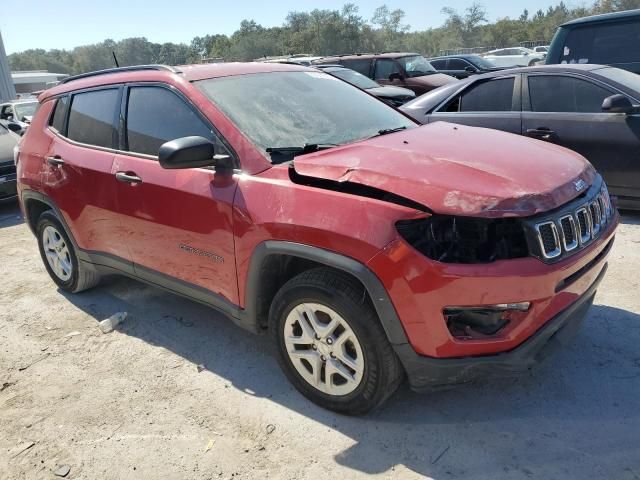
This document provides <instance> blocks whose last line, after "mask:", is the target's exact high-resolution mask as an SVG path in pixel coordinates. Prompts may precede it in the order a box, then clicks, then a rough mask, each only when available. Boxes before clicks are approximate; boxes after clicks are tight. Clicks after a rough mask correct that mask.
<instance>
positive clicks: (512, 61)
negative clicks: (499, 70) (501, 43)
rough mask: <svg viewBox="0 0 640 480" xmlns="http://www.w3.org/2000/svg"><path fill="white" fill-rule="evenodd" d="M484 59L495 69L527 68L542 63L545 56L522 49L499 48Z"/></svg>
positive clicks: (486, 54)
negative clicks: (493, 65)
mask: <svg viewBox="0 0 640 480" xmlns="http://www.w3.org/2000/svg"><path fill="white" fill-rule="evenodd" d="M483 57H484V58H486V59H487V60H489V61H490V62H492V63H493V64H495V65H496V67H529V66H532V65H535V64H536V63H538V62H543V61H544V59H545V54H542V53H536V52H534V51H533V50H529V49H528V48H524V47H514V48H500V49H498V50H492V51H490V52H487V53H485V54H484V55H483Z"/></svg>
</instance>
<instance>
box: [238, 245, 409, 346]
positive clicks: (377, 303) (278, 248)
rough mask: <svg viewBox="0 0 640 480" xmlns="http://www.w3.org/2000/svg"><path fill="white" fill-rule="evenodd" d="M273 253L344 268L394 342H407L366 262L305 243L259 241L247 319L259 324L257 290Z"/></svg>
mask: <svg viewBox="0 0 640 480" xmlns="http://www.w3.org/2000/svg"><path fill="white" fill-rule="evenodd" d="M270 255H289V256H293V257H298V258H302V259H305V260H311V261H314V262H317V263H319V264H322V265H325V266H327V267H332V268H336V269H338V270H342V271H344V272H346V273H348V274H350V275H352V276H353V277H355V278H356V279H357V280H358V281H360V282H361V283H362V285H363V286H364V288H365V289H366V291H367V293H368V294H369V297H370V298H371V301H372V303H373V306H374V308H375V309H376V313H377V314H378V318H379V319H380V323H381V324H382V327H383V328H384V331H385V333H386V334H387V338H388V339H389V342H390V343H391V344H392V345H404V344H406V343H408V340H407V336H406V334H405V331H404V328H403V327H402V323H401V322H400V319H399V317H398V314H397V313H396V310H395V307H394V306H393V303H392V302H391V299H390V298H389V295H388V294H387V291H386V289H385V288H384V286H383V285H382V282H380V280H379V279H378V277H377V276H376V275H375V274H374V273H373V272H372V271H371V270H370V269H369V268H368V267H367V266H366V265H364V264H363V263H361V262H359V261H358V260H354V259H353V258H350V257H346V256H344V255H341V254H339V253H335V252H332V251H329V250H325V249H323V248H319V247H314V246H311V245H306V244H302V243H295V242H287V241H279V240H267V241H265V242H262V243H260V244H259V245H258V246H257V247H256V248H255V249H254V251H253V254H252V256H251V262H250V264H249V271H248V274H247V283H246V290H245V310H243V314H244V315H246V316H247V321H249V322H255V323H256V327H257V326H258V321H259V319H258V318H257V317H258V292H259V290H260V281H261V276H260V271H261V267H262V265H263V262H264V261H265V259H266V258H267V257H268V256H270Z"/></svg>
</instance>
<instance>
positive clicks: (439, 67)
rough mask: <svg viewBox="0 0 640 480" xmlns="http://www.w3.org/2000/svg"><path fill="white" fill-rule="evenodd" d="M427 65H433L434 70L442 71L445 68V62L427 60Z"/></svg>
mask: <svg viewBox="0 0 640 480" xmlns="http://www.w3.org/2000/svg"><path fill="white" fill-rule="evenodd" d="M429 63H430V64H431V65H433V68H435V69H436V70H444V69H445V68H446V67H447V61H446V60H429Z"/></svg>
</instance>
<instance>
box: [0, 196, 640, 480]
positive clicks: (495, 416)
mask: <svg viewBox="0 0 640 480" xmlns="http://www.w3.org/2000/svg"><path fill="white" fill-rule="evenodd" d="M0 245H2V250H1V253H0V259H1V262H2V268H3V270H4V272H5V274H4V275H2V276H1V277H0V292H1V294H0V389H1V390H0V432H1V433H0V478H2V479H27V478H28V479H39V478H44V479H51V478H59V477H56V476H54V473H53V472H54V471H56V470H57V469H58V468H59V467H68V468H69V469H70V472H69V473H68V475H67V477H66V478H73V479H80V478H83V479H98V478H99V479H125V478H149V479H165V478H166V479H169V478H170V479H218V478H232V477H233V478H240V479H242V478H246V479H266V478H284V479H302V478H334V477H336V476H337V477H338V478H342V479H350V478H361V477H365V476H374V477H378V478H425V477H426V478H434V479H438V480H440V479H462V478H473V479H487V480H488V479H492V480H494V479H520V478H538V479H545V480H546V479H563V480H565V479H590V478H594V479H595V478H597V479H616V480H625V479H634V480H639V479H640V400H639V398H640V350H639V349H638V345H640V289H639V288H638V284H639V282H640V280H639V279H638V278H639V277H638V273H637V272H638V267H639V266H640V216H631V215H627V216H625V217H624V218H623V223H622V225H621V227H620V230H619V234H618V237H617V243H616V245H615V247H614V249H613V252H612V255H611V261H610V269H609V272H608V274H607V276H606V278H605V280H604V282H603V283H602V286H601V287H600V291H599V292H598V295H597V297H596V305H594V307H593V308H592V309H591V311H590V313H589V318H588V319H587V321H586V323H585V325H584V327H583V329H582V330H581V331H580V333H579V334H578V336H577V337H576V339H575V341H574V342H573V343H572V344H571V345H570V346H568V347H567V348H566V349H565V350H563V351H560V352H558V353H557V354H556V355H555V356H554V357H553V358H552V359H550V360H549V361H548V362H547V363H545V365H544V366H543V367H542V368H540V369H538V370H536V371H535V372H534V373H533V374H530V375H525V376H522V377H519V378H518V379H512V380H509V381H506V380H503V381H494V382H490V383H483V384H479V385H473V386H466V387H462V388H457V389H454V390H450V391H446V392H440V393H434V394H429V395H418V394H414V393H412V392H411V391H409V390H408V389H407V388H406V387H403V388H401V390H400V391H399V392H398V394H396V395H395V396H394V397H393V398H392V399H391V401H390V402H389V403H388V404H387V405H386V407H385V408H384V409H383V410H382V411H379V412H377V413H375V414H372V415H369V416H367V417H363V418H347V417H342V416H339V415H335V414H332V413H330V412H327V411H324V410H321V409H320V408H317V407H315V406H314V405H313V404H311V403H309V402H308V401H306V400H305V399H304V398H303V397H301V396H300V395H299V394H298V393H297V392H296V391H295V390H294V389H293V388H292V387H291V386H290V385H289V383H288V382H287V380H286V379H285V378H284V376H283V374H282V373H281V372H280V370H279V368H278V366H277V364H276V361H275V360H274V358H273V357H272V355H271V349H270V346H269V345H268V343H267V342H266V339H265V338H260V337H255V336H252V335H250V334H247V333H245V332H243V331H242V330H240V329H238V328H237V327H234V326H233V325H232V324H231V323H230V322H229V321H226V320H225V319H224V318H223V317H221V316H220V315H219V314H217V313H215V312H213V311H211V310H209V309H207V308H205V307H203V306H201V305H199V304H196V303H193V302H190V301H187V300H184V299H182V298H179V297H176V296H172V295H169V294H167V293H164V292H162V291H159V290H156V289H153V288H150V287H147V286H144V285H142V284H140V283H137V282H134V281H131V280H127V279H124V278H113V279H110V280H107V281H106V282H105V283H104V284H103V285H101V286H100V287H98V288H96V289H94V290H92V291H89V292H86V293H83V294H80V295H76V296H72V295H66V294H64V293H61V292H60V291H58V290H57V289H56V288H55V287H54V284H53V283H52V282H51V281H50V280H49V278H48V276H47V274H46V272H45V269H44V267H43V266H42V264H41V261H40V258H39V255H38V252H37V246H36V241H35V239H34V238H33V237H32V235H31V233H30V232H29V231H28V228H27V227H26V226H25V225H24V224H23V222H22V219H21V218H20V216H19V212H18V209H17V208H16V207H14V206H9V207H7V206H5V207H0ZM120 311H126V312H128V314H129V317H128V318H127V320H126V321H125V322H124V323H123V324H122V325H121V326H120V327H118V329H117V331H115V332H113V333H110V334H103V333H101V332H100V330H99V329H98V327H97V323H98V322H99V321H100V320H103V319H105V318H107V317H109V316H110V315H112V314H113V313H115V312H120ZM198 365H204V367H205V369H204V370H202V371H200V372H199V371H198V370H199V369H198V368H197V366H198ZM65 470H66V468H63V470H62V471H60V472H58V473H61V474H62V473H64V471H65Z"/></svg>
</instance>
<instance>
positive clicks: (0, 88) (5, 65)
mask: <svg viewBox="0 0 640 480" xmlns="http://www.w3.org/2000/svg"><path fill="white" fill-rule="evenodd" d="M14 98H16V91H15V90H14V88H13V82H12V81H11V71H10V70H9V62H7V54H6V52H5V51H4V43H2V33H0V102H6V101H8V100H13V99H14Z"/></svg>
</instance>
